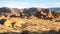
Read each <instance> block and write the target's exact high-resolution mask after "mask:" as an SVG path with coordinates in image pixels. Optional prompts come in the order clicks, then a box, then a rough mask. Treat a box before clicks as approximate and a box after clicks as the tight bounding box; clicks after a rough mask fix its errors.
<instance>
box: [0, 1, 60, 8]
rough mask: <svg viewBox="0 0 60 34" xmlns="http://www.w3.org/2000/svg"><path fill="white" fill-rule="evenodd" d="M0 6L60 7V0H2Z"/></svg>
mask: <svg viewBox="0 0 60 34" xmlns="http://www.w3.org/2000/svg"><path fill="white" fill-rule="evenodd" d="M0 7H10V8H29V7H40V8H50V7H60V0H0Z"/></svg>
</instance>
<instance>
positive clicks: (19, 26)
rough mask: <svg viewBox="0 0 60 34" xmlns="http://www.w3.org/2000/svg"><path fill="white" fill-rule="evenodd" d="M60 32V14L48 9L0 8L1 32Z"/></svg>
mask: <svg viewBox="0 0 60 34" xmlns="http://www.w3.org/2000/svg"><path fill="white" fill-rule="evenodd" d="M25 30H27V31H29V32H39V33H41V32H45V31H46V32H47V31H51V30H54V31H57V32H58V31H59V30H60V12H58V11H53V10H49V9H46V8H24V9H18V8H7V7H3V8H0V32H1V33H2V32H19V33H20V32H23V31H25ZM21 34H22V33H21ZM30 34H31V33H30Z"/></svg>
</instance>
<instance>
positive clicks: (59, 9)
mask: <svg viewBox="0 0 60 34" xmlns="http://www.w3.org/2000/svg"><path fill="white" fill-rule="evenodd" d="M49 9H50V10H54V11H60V7H56V8H55V7H54V8H49Z"/></svg>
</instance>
